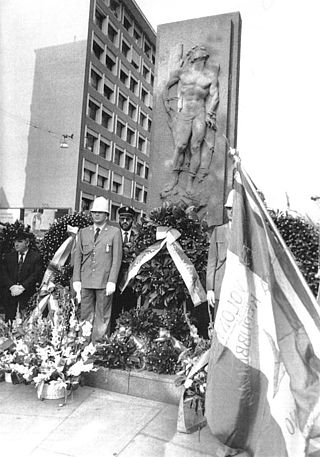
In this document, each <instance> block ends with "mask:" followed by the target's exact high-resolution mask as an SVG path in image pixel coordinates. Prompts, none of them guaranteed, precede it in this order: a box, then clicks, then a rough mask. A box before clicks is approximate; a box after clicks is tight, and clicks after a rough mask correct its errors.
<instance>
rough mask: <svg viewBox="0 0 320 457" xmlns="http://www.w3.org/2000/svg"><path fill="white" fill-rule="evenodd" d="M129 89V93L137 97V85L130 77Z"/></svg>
mask: <svg viewBox="0 0 320 457" xmlns="http://www.w3.org/2000/svg"><path fill="white" fill-rule="evenodd" d="M129 87H130V90H131V92H133V93H134V94H135V95H138V90H139V83H138V81H137V80H136V79H134V78H133V77H132V76H131V78H130V86H129Z"/></svg>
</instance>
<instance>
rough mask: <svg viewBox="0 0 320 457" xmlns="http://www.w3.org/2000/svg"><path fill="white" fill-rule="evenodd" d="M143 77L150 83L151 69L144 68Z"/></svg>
mask: <svg viewBox="0 0 320 457" xmlns="http://www.w3.org/2000/svg"><path fill="white" fill-rule="evenodd" d="M142 76H143V77H144V79H145V80H146V81H148V82H150V69H149V68H148V67H146V66H145V65H143V67H142Z"/></svg>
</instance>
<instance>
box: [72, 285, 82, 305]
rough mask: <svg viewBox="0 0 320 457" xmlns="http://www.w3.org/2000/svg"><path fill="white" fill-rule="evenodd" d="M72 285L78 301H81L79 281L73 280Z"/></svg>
mask: <svg viewBox="0 0 320 457" xmlns="http://www.w3.org/2000/svg"><path fill="white" fill-rule="evenodd" d="M72 286H73V289H74V291H75V293H76V299H77V300H78V303H81V281H74V283H72Z"/></svg>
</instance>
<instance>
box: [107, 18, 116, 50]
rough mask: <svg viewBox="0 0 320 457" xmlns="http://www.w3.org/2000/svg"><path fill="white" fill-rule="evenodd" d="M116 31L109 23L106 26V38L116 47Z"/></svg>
mask: <svg viewBox="0 0 320 457" xmlns="http://www.w3.org/2000/svg"><path fill="white" fill-rule="evenodd" d="M118 36H119V32H118V30H117V29H116V28H115V27H114V26H113V25H112V24H111V23H110V22H109V24H108V38H109V40H110V41H111V42H112V43H113V44H114V45H115V46H118Z"/></svg>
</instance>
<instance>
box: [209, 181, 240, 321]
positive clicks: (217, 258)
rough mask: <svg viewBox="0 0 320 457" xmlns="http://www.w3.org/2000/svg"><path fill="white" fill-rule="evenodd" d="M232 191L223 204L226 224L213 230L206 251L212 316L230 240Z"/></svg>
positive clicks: (218, 295) (215, 308) (218, 294)
mask: <svg viewBox="0 0 320 457" xmlns="http://www.w3.org/2000/svg"><path fill="white" fill-rule="evenodd" d="M233 197H234V190H233V189H232V190H231V191H230V193H229V195H228V198H227V201H226V203H225V205H224V206H225V208H226V211H227V217H228V222H227V223H226V224H223V225H218V226H216V227H215V228H214V230H213V232H212V235H211V239H210V246H209V251H208V265H207V281H206V282H207V300H208V303H209V305H210V306H212V307H213V308H214V316H216V314H217V309H218V304H219V298H220V290H221V284H222V280H223V277H224V271H225V263H226V258H227V250H228V244H229V239H230V227H231V220H232V206H233Z"/></svg>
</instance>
